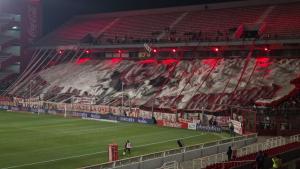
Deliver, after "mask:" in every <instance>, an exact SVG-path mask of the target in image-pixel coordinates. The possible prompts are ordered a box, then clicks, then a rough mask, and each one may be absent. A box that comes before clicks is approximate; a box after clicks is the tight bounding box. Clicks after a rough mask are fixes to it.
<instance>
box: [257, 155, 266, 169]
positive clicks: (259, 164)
mask: <svg viewBox="0 0 300 169" xmlns="http://www.w3.org/2000/svg"><path fill="white" fill-rule="evenodd" d="M255 161H256V168H257V169H264V162H265V157H264V154H263V152H262V151H259V152H258V154H257V156H256V158H255Z"/></svg>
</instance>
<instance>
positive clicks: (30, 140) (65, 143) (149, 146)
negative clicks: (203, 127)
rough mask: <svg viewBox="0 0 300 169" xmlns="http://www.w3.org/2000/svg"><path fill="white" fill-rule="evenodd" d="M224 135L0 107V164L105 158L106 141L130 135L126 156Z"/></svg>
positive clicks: (39, 167) (73, 163)
mask: <svg viewBox="0 0 300 169" xmlns="http://www.w3.org/2000/svg"><path fill="white" fill-rule="evenodd" d="M227 137H229V136H228V134H225V133H222V134H215V133H203V132H199V131H192V130H185V129H175V128H165V127H157V126H154V125H144V124H136V123H108V122H99V121H88V120H82V119H74V118H63V117H58V116H51V115H40V116H38V115H33V114H30V113H16V112H6V111H0V169H50V168H51V169H72V168H78V167H82V166H87V165H94V164H98V163H102V162H106V161H107V149H108V144H110V143H113V142H115V143H117V144H118V145H119V147H121V148H122V147H123V144H124V142H125V141H126V140H127V139H129V140H130V141H131V143H132V145H133V149H132V153H131V155H130V156H129V155H126V156H123V155H122V153H121V152H120V153H119V156H120V157H121V158H126V157H131V156H137V155H141V154H149V153H152V152H157V151H162V150H168V149H172V148H177V144H176V140H177V139H178V138H183V142H184V144H185V145H193V144H199V143H203V142H209V141H214V140H218V139H224V138H227Z"/></svg>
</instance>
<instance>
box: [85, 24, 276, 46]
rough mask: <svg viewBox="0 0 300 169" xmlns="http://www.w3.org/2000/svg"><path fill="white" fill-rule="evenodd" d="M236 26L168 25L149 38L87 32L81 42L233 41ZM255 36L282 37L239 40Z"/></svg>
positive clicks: (93, 43) (99, 43)
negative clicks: (211, 28)
mask: <svg viewBox="0 0 300 169" xmlns="http://www.w3.org/2000/svg"><path fill="white" fill-rule="evenodd" d="M235 31H236V28H232V29H229V30H223V31H221V30H217V31H216V32H202V31H198V32H193V31H189V32H184V33H179V32H177V31H176V30H173V29H170V28H169V27H166V28H165V29H164V30H163V31H153V32H151V33H150V35H148V36H147V38H140V37H134V36H131V35H122V36H118V35H115V36H114V37H111V36H109V35H106V34H105V33H102V34H101V35H99V36H98V37H95V36H93V35H92V34H90V33H89V34H87V35H86V36H85V37H84V38H82V39H81V41H80V42H81V43H88V44H92V45H101V44H110V45H113V44H138V43H180V42H182V43H186V42H218V41H232V40H234V39H235V37H234V34H235ZM160 35H164V36H163V38H158V37H159V36H160ZM253 38H260V39H264V40H268V39H279V38H280V37H279V36H278V35H277V34H274V35H272V34H269V33H267V34H264V35H262V36H261V37H259V36H258V35H255V36H252V37H251V36H248V35H247V34H245V35H244V36H242V37H241V38H240V39H239V40H247V39H250V40H251V39H253Z"/></svg>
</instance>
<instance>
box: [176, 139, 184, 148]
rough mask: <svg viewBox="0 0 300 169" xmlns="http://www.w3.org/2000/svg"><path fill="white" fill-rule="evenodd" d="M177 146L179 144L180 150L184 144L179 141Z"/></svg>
mask: <svg viewBox="0 0 300 169" xmlns="http://www.w3.org/2000/svg"><path fill="white" fill-rule="evenodd" d="M177 144H178V147H180V148H182V147H183V143H182V142H181V141H180V140H177Z"/></svg>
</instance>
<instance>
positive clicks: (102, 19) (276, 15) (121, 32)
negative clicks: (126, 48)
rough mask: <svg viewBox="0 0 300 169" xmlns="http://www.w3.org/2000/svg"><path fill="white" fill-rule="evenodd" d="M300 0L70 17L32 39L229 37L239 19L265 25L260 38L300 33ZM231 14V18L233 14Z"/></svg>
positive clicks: (56, 41) (44, 41) (106, 40)
mask: <svg viewBox="0 0 300 169" xmlns="http://www.w3.org/2000/svg"><path fill="white" fill-rule="evenodd" d="M299 7H300V3H289V4H283V5H282V4H279V5H262V6H250V7H234V8H233V7H231V8H224V9H206V10H203V9H202V8H201V9H195V8H193V9H187V8H183V9H180V10H178V11H175V12H174V10H172V8H171V10H170V11H169V10H168V9H167V10H163V11H160V12H148V13H147V12H143V13H139V12H123V13H116V14H109V15H106V14H103V15H102V14H98V15H87V16H79V17H75V18H73V19H72V20H71V21H69V22H68V23H66V24H65V25H63V26H62V27H61V28H59V29H58V30H57V31H54V32H53V33H51V34H49V35H48V36H46V37H45V38H44V39H42V40H41V41H40V42H38V43H37V44H40V45H63V44H76V43H78V42H80V40H81V39H83V38H84V37H85V36H87V35H88V34H90V35H92V37H93V38H94V42H97V43H95V44H118V43H142V42H150V41H151V42H157V40H159V41H169V42H170V41H171V42H186V41H220V40H223V41H224V40H226V41H227V40H232V39H233V37H234V36H233V34H234V32H235V30H236V29H237V28H238V27H239V26H240V25H243V24H246V25H247V24H250V25H251V24H254V25H255V24H264V25H266V27H265V28H266V29H265V30H264V31H265V32H264V35H263V36H262V37H263V38H264V39H265V38H272V39H274V38H281V39H282V38H283V39H284V38H299V35H300V24H299V22H298V18H299V17H300V12H299V10H298V9H299ZM232 16H234V17H232Z"/></svg>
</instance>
